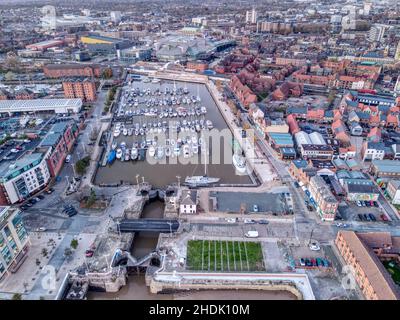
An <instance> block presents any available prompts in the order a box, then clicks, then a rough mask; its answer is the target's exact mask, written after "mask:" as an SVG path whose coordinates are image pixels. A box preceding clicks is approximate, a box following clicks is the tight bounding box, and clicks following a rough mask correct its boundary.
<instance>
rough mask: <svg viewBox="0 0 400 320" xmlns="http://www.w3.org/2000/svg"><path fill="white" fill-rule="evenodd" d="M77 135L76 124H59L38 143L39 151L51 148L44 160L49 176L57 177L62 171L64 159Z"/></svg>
mask: <svg viewBox="0 0 400 320" xmlns="http://www.w3.org/2000/svg"><path fill="white" fill-rule="evenodd" d="M78 133H79V128H78V126H77V125H76V123H71V122H59V123H56V124H55V125H53V127H52V128H51V129H50V131H49V133H48V134H47V135H46V137H45V138H44V139H43V140H42V142H41V143H40V145H39V149H42V148H43V149H48V148H51V150H50V155H49V157H48V158H47V159H46V160H47V165H48V168H49V171H50V174H51V176H53V177H55V176H57V175H58V173H59V172H60V170H61V169H62V166H63V164H64V160H65V157H66V156H67V155H68V153H69V152H70V151H71V149H72V147H73V145H74V142H75V139H76V137H77V136H78Z"/></svg>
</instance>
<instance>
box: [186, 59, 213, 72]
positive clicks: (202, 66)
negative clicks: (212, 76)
mask: <svg viewBox="0 0 400 320" xmlns="http://www.w3.org/2000/svg"><path fill="white" fill-rule="evenodd" d="M186 67H187V68H188V69H192V70H196V71H198V72H204V71H206V70H207V69H208V64H207V63H205V62H201V61H189V62H188V63H187V65H186Z"/></svg>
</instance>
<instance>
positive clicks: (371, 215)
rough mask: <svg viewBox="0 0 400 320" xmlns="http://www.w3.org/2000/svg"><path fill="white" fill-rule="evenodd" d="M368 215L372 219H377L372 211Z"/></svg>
mask: <svg viewBox="0 0 400 320" xmlns="http://www.w3.org/2000/svg"><path fill="white" fill-rule="evenodd" d="M368 217H369V218H370V219H371V220H372V221H376V218H375V216H374V215H373V214H372V213H369V214H368Z"/></svg>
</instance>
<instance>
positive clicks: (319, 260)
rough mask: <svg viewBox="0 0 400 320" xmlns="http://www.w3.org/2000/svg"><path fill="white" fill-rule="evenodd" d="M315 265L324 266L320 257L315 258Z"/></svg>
mask: <svg viewBox="0 0 400 320" xmlns="http://www.w3.org/2000/svg"><path fill="white" fill-rule="evenodd" d="M317 266H318V267H321V266H324V263H323V262H322V259H321V258H317Z"/></svg>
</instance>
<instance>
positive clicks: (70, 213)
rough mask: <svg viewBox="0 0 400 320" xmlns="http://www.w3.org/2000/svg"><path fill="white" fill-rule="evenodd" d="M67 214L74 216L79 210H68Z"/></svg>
mask: <svg viewBox="0 0 400 320" xmlns="http://www.w3.org/2000/svg"><path fill="white" fill-rule="evenodd" d="M67 214H68V217H73V216H76V215H77V214H78V211H76V210H75V209H74V210H72V211H70V212H68V213H67Z"/></svg>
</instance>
